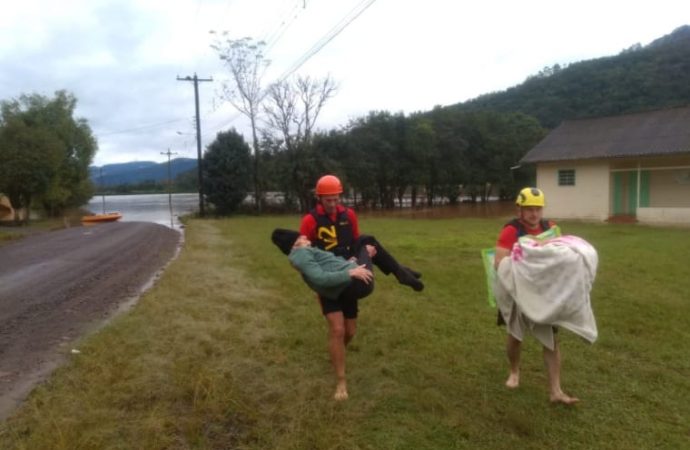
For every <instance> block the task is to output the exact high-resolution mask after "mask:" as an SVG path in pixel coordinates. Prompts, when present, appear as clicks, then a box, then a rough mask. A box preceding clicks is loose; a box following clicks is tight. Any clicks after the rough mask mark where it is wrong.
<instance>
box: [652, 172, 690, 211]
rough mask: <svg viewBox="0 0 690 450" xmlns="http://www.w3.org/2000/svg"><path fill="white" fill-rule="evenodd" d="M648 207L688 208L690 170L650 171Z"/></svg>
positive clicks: (689, 206) (689, 200)
mask: <svg viewBox="0 0 690 450" xmlns="http://www.w3.org/2000/svg"><path fill="white" fill-rule="evenodd" d="M649 206H650V207H654V208H690V169H677V170H651V171H650V173H649Z"/></svg>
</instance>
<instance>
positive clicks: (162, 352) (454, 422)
mask: <svg viewBox="0 0 690 450" xmlns="http://www.w3.org/2000/svg"><path fill="white" fill-rule="evenodd" d="M298 222H299V217H297V216H281V217H263V218H246V217H245V218H236V219H229V220H203V221H202V220H192V221H190V223H189V224H188V227H187V231H186V237H185V239H186V244H185V248H184V250H183V252H182V253H181V255H180V256H179V257H178V259H177V260H176V261H174V262H173V263H172V265H171V266H170V267H169V269H168V270H167V271H166V272H165V274H164V276H163V277H162V279H161V280H160V281H159V282H158V284H157V285H156V286H155V287H154V288H153V289H152V290H150V291H149V292H147V293H146V294H145V295H144V296H143V297H142V299H141V300H140V302H139V303H138V304H137V306H136V307H135V308H134V309H133V310H132V311H131V312H130V313H128V314H126V315H122V316H120V317H118V318H117V319H115V320H114V321H113V322H112V323H111V324H110V325H109V326H108V327H106V328H105V329H103V330H101V331H100V332H99V333H97V334H95V335H93V336H90V337H87V338H85V339H84V340H83V341H82V342H79V343H76V344H74V346H76V347H78V348H79V350H80V351H81V353H80V354H75V355H71V356H70V362H69V363H68V364H67V365H65V366H64V367H62V368H61V369H59V370H58V371H57V372H56V374H55V375H54V376H53V377H52V378H51V379H50V380H49V382H47V383H45V384H43V385H42V386H41V387H39V388H37V389H36V390H35V391H34V393H33V394H32V395H31V397H30V399H29V400H28V401H27V402H26V403H25V404H24V406H23V407H22V408H21V409H20V410H19V411H18V412H17V414H15V416H14V417H12V418H11V419H9V420H7V421H6V422H5V423H4V424H3V425H2V427H1V428H0V448H12V449H43V448H51V449H70V450H75V449H225V448H242V449H456V448H468V449H478V448H485V449H595V448H596V449H648V448H667V449H680V448H690V402H689V400H688V399H690V349H689V347H690V344H688V342H690V299H689V295H688V292H690V277H689V276H688V265H687V263H688V260H689V259H688V255H690V238H689V236H688V230H683V229H662V228H651V227H642V226H632V225H594V224H582V223H568V222H565V223H561V224H560V225H561V227H562V229H563V232H564V233H565V234H575V235H578V236H581V237H583V238H585V239H587V240H588V241H589V242H591V243H592V244H593V245H594V246H595V248H597V250H598V251H599V258H600V266H599V271H598V276H597V280H596V282H595V285H594V290H593V293H592V301H593V306H594V311H595V315H596V317H597V322H598V326H599V340H598V341H597V342H596V343H595V344H594V345H589V344H587V343H585V342H584V341H583V340H581V339H580V338H578V337H576V336H574V335H573V334H571V333H569V332H567V331H565V330H563V331H561V333H559V334H560V340H561V351H562V354H563V387H564V389H565V390H566V391H567V392H568V393H571V394H572V395H575V396H578V397H580V398H581V399H582V402H581V403H580V404H578V405H576V406H575V407H565V406H554V405H551V404H549V402H548V393H547V382H546V374H545V370H544V368H543V362H542V357H541V349H540V347H539V345H538V344H537V342H536V341H535V340H534V339H532V338H528V339H527V340H526V342H525V345H524V346H523V366H522V384H521V386H520V388H519V389H517V390H515V391H509V390H507V389H506V388H505V387H504V385H503V383H504V381H505V378H506V375H507V362H506V358H505V355H504V342H505V331H504V329H503V328H499V327H496V326H495V325H494V323H495V314H496V313H495V310H493V309H491V308H489V306H488V304H487V301H486V284H485V280H484V273H483V267H482V263H481V259H480V253H479V252H480V249H481V248H484V247H489V246H492V245H493V243H494V242H495V238H496V236H497V234H498V231H499V228H500V227H501V225H502V224H503V223H504V222H505V220H498V219H491V220H490V219H455V220H446V219H443V220H407V219H381V218H368V217H363V218H361V227H362V229H363V230H365V231H366V232H367V233H368V234H374V235H376V236H377V237H378V238H379V240H380V241H382V242H383V243H384V244H386V246H387V248H389V250H391V252H392V253H393V254H395V255H396V256H397V257H398V258H399V259H400V260H401V261H402V262H404V263H406V264H407V265H410V266H412V267H414V268H415V269H418V270H420V271H422V272H423V273H424V277H423V280H424V282H425V283H426V289H425V290H424V291H423V292H422V293H416V292H413V291H412V290H411V289H409V288H405V287H403V286H401V285H398V284H397V282H396V281H395V279H394V278H392V277H384V276H382V274H381V273H380V272H377V287H376V291H375V292H374V294H372V295H371V296H370V297H368V298H367V299H365V300H363V301H362V302H361V306H360V319H359V321H358V326H359V329H358V334H357V336H356V338H355V340H354V341H353V343H352V344H351V346H350V348H349V350H348V355H347V357H348V359H347V369H348V382H349V391H350V400H348V401H347V402H342V403H336V402H334V401H332V400H331V396H332V394H333V388H334V380H333V377H332V374H331V367H330V362H329V359H328V355H327V352H326V324H325V321H324V319H323V318H322V316H321V315H320V311H319V308H318V306H317V303H316V299H315V296H314V294H313V293H311V291H309V290H308V288H307V287H306V285H305V284H304V283H303V282H302V280H301V279H300V277H299V275H298V274H297V272H295V270H294V269H292V268H291V267H290V266H289V264H288V262H287V259H286V258H285V256H283V255H282V254H281V253H280V252H279V251H278V250H277V249H276V248H275V247H274V246H273V245H272V244H271V242H270V238H269V236H270V232H271V230H272V229H273V228H275V227H279V226H280V227H290V228H295V227H297V224H298ZM74 346H73V347H74Z"/></svg>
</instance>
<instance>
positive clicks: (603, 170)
mask: <svg viewBox="0 0 690 450" xmlns="http://www.w3.org/2000/svg"><path fill="white" fill-rule="evenodd" d="M559 170H575V185H574V186H559V185H558V171H559ZM610 184H611V183H610V173H609V163H608V162H607V161H601V160H600V161H589V162H574V161H570V162H558V163H541V164H538V165H537V187H539V188H540V189H541V190H543V191H544V195H545V197H546V208H544V217H549V218H554V219H584V220H601V221H603V220H606V219H608V217H609V211H610V203H611V200H610V197H611V195H610V189H611V187H610Z"/></svg>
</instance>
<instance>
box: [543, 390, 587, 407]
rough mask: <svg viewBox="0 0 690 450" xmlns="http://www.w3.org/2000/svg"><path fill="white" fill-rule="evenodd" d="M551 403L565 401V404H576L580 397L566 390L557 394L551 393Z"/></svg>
mask: <svg viewBox="0 0 690 450" xmlns="http://www.w3.org/2000/svg"><path fill="white" fill-rule="evenodd" d="M550 400H551V403H563V404H564V405H574V404H575V403H577V402H579V401H580V399H579V398H577V397H571V396H569V395H567V394H566V393H565V392H559V393H557V394H551V399H550Z"/></svg>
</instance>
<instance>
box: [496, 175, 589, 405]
mask: <svg viewBox="0 0 690 450" xmlns="http://www.w3.org/2000/svg"><path fill="white" fill-rule="evenodd" d="M515 204H516V205H517V208H518V216H517V217H516V218H515V219H513V220H511V221H510V222H508V223H507V224H505V226H504V227H503V229H502V230H501V233H500V235H499V236H498V240H497V242H496V257H495V261H494V265H495V267H496V268H498V266H499V264H500V263H501V261H502V260H503V259H504V258H505V257H507V256H509V255H510V253H511V251H512V249H513V245H514V244H515V243H516V242H517V241H518V239H519V238H520V237H522V236H524V235H532V236H536V235H539V234H541V233H543V232H544V231H547V230H548V229H549V228H551V227H553V226H555V223H554V222H553V221H550V220H545V219H544V218H543V209H544V206H545V205H546V201H545V198H544V193H543V192H542V191H541V189H538V188H536V187H526V188H524V189H522V190H521V191H520V193H519V194H518V196H517V198H516V200H515ZM497 322H498V324H499V325H505V320H504V318H503V316H502V315H501V312H500V311H499V313H498V319H497ZM521 344H522V342H521V341H520V340H518V339H517V338H515V337H514V336H513V335H511V334H510V333H508V338H507V342H506V353H507V354H508V361H509V363H510V373H509V375H508V379H507V380H506V383H505V384H506V386H507V387H508V388H511V389H514V388H517V387H518V386H519V384H520V350H521ZM554 344H555V345H554V349H553V350H550V349H549V348H547V347H543V354H544V363H545V365H546V368H547V371H548V375H549V395H550V400H551V401H552V402H556V403H565V404H572V403H576V402H578V401H579V399H577V398H576V397H571V396H569V395H567V394H566V393H565V392H563V390H562V389H561V360H560V351H559V349H558V342H557V341H555V337H554Z"/></svg>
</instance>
